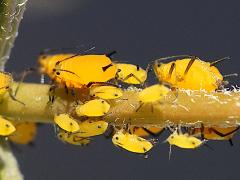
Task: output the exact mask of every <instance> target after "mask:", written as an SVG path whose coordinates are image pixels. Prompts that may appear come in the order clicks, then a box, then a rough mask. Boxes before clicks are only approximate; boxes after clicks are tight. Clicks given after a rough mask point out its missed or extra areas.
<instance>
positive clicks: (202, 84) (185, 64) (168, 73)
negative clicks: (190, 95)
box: [154, 57, 223, 91]
mask: <svg viewBox="0 0 240 180" xmlns="http://www.w3.org/2000/svg"><path fill="white" fill-rule="evenodd" d="M154 71H155V74H156V76H157V77H158V79H159V81H163V82H167V83H169V84H171V85H172V86H173V87H176V88H182V89H190V90H200V89H203V90H206V91H215V90H216V89H218V88H219V86H220V85H221V82H222V81H223V76H222V75H221V74H220V72H219V71H218V69H217V68H216V67H214V66H212V65H211V63H209V62H205V61H202V60H200V59H199V58H197V57H188V58H179V59H177V60H175V61H172V62H170V63H166V64H163V63H160V62H159V60H156V62H155V64H154Z"/></svg>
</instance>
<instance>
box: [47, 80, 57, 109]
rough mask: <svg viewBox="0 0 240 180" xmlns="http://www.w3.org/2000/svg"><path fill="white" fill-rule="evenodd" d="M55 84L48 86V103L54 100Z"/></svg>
mask: <svg viewBox="0 0 240 180" xmlns="http://www.w3.org/2000/svg"><path fill="white" fill-rule="evenodd" d="M56 88H57V87H56V85H54V84H53V85H51V86H50V88H49V91H48V92H49V96H48V102H47V104H49V103H53V102H54V100H55V96H54V94H55V90H56Z"/></svg>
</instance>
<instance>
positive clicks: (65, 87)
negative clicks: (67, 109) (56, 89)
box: [64, 84, 68, 94]
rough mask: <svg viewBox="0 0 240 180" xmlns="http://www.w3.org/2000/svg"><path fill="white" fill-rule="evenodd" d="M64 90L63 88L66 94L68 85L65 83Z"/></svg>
mask: <svg viewBox="0 0 240 180" xmlns="http://www.w3.org/2000/svg"><path fill="white" fill-rule="evenodd" d="M64 90H65V93H66V94H68V87H67V85H66V84H65V85H64Z"/></svg>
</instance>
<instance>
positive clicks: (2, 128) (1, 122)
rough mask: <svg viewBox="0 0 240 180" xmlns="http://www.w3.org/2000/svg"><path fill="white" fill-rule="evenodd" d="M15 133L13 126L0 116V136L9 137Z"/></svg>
mask: <svg viewBox="0 0 240 180" xmlns="http://www.w3.org/2000/svg"><path fill="white" fill-rule="evenodd" d="M14 131H16V128H15V126H14V125H13V124H12V123H11V122H10V121H9V120H7V119H4V118H3V117H1V116H0V136H9V135H10V134H12V133H13V132H14Z"/></svg>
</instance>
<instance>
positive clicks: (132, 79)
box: [115, 63, 147, 84]
mask: <svg viewBox="0 0 240 180" xmlns="http://www.w3.org/2000/svg"><path fill="white" fill-rule="evenodd" d="M115 65H116V66H117V69H118V72H117V75H116V79H117V80H119V81H122V82H124V83H128V84H142V83H144V82H145V81H146V79H147V72H146V70H144V69H142V68H141V67H139V66H136V65H134V64H124V63H116V64H115Z"/></svg>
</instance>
